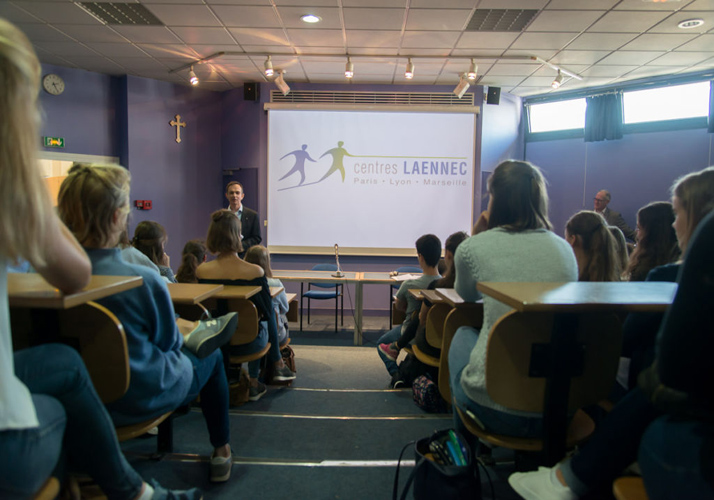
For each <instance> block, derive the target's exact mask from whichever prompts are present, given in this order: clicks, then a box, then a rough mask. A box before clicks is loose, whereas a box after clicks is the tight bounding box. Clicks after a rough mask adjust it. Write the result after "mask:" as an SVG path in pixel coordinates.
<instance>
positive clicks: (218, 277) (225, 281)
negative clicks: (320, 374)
mask: <svg viewBox="0 0 714 500" xmlns="http://www.w3.org/2000/svg"><path fill="white" fill-rule="evenodd" d="M206 245H207V246H208V249H209V250H210V251H211V253H213V254H215V255H216V258H215V259H214V260H212V261H210V262H204V263H203V264H201V265H200V266H198V269H196V277H197V278H198V281H199V283H216V284H222V285H256V286H260V287H262V290H261V292H260V293H259V294H257V295H254V296H253V297H251V299H250V300H251V301H253V302H254V303H255V304H256V306H257V307H258V311H259V312H260V314H261V315H262V316H263V320H265V321H266V322H267V323H268V329H267V332H265V331H259V333H258V337H257V338H256V339H255V340H254V341H253V342H251V343H250V344H247V345H241V346H233V347H231V348H230V349H231V351H232V352H235V353H236V354H251V353H254V352H257V351H260V350H261V349H263V348H264V347H265V346H266V344H267V343H268V342H270V350H269V351H268V361H269V362H271V363H273V364H274V366H275V372H274V373H275V376H274V377H273V378H274V379H275V380H279V381H287V380H294V379H295V373H293V372H292V371H291V370H290V368H288V367H287V366H286V365H285V363H284V362H283V357H282V355H281V354H280V342H279V341H278V330H277V325H276V321H275V314H274V312H273V306H272V299H271V297H270V288H269V287H268V282H267V280H266V279H265V271H263V269H262V268H261V267H260V266H256V265H255V264H250V263H248V262H245V261H244V260H243V259H241V258H240V257H238V253H239V252H242V251H243V246H242V243H241V230H240V219H238V217H236V216H235V214H234V213H233V212H231V211H230V210H225V209H224V210H218V211H216V212H213V214H211V225H210V226H209V227H208V235H207V236H206ZM266 333H267V335H266ZM259 374H260V360H255V361H251V362H250V363H248V376H249V378H250V394H249V399H250V401H257V400H259V399H260V398H261V397H263V395H264V394H265V393H266V392H267V389H266V387H265V385H264V384H262V383H261V382H260V381H259V380H258V375H259Z"/></svg>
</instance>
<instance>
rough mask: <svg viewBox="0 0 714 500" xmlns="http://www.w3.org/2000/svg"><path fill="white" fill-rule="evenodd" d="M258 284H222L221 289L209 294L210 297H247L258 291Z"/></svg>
mask: <svg viewBox="0 0 714 500" xmlns="http://www.w3.org/2000/svg"><path fill="white" fill-rule="evenodd" d="M260 290H261V288H260V287H259V286H224V287H223V290H221V291H220V292H218V293H216V294H214V295H212V296H211V298H212V299H249V298H251V297H252V296H253V295H257V294H259V293H260Z"/></svg>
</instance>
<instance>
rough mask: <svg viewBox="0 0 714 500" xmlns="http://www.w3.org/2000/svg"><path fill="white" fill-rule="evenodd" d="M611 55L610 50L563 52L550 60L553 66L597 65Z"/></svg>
mask: <svg viewBox="0 0 714 500" xmlns="http://www.w3.org/2000/svg"><path fill="white" fill-rule="evenodd" d="M608 54H610V51H609V50H563V51H561V52H559V53H558V54H557V55H556V56H555V57H554V58H553V59H551V60H550V62H552V63H553V64H562V65H568V64H595V63H596V62H598V61H599V60H600V59H602V58H603V57H605V56H607V55H608Z"/></svg>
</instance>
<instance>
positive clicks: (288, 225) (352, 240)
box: [268, 107, 478, 255]
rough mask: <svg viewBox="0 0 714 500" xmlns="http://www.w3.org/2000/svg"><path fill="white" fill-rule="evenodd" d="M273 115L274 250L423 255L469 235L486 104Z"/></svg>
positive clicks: (271, 219)
mask: <svg viewBox="0 0 714 500" xmlns="http://www.w3.org/2000/svg"><path fill="white" fill-rule="evenodd" d="M268 109H269V115H268V123H269V125H268V243H269V247H270V251H271V252H275V253H300V254H307V253H309V254H322V253H333V251H334V250H333V248H334V245H335V244H339V246H340V252H341V253H343V254H348V255H414V254H415V251H414V242H415V241H416V239H417V238H418V237H419V236H421V235H422V234H426V233H433V234H436V235H437V236H438V237H439V238H440V239H441V240H442V242H443V241H444V240H445V239H446V237H447V236H448V235H449V234H451V233H453V232H456V231H466V232H467V233H468V232H469V231H470V228H471V225H472V222H473V216H472V214H473V199H474V179H475V172H474V157H475V150H474V148H475V122H476V113H477V111H478V108H475V107H470V108H469V110H470V111H469V112H464V111H465V110H458V111H453V110H450V111H448V112H447V111H429V112H427V111H403V110H402V111H383V110H381V109H380V110H369V111H357V110H307V109H273V108H268Z"/></svg>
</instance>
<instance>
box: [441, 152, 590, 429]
mask: <svg viewBox="0 0 714 500" xmlns="http://www.w3.org/2000/svg"><path fill="white" fill-rule="evenodd" d="M488 193H489V203H488V209H487V211H486V212H484V213H483V214H481V216H480V217H479V220H478V222H477V223H476V227H475V232H476V233H477V234H476V235H475V236H472V237H470V238H469V239H467V240H466V241H464V242H463V243H462V244H461V245H460V246H459V248H458V250H456V255H455V256H454V269H455V270H456V282H455V283H454V290H456V292H457V293H458V294H459V295H461V297H462V298H463V299H464V300H466V301H470V302H475V301H477V300H479V299H480V298H481V294H480V293H479V292H478V291H477V290H476V284H477V283H478V282H479V281H513V282H531V281H545V282H548V281H560V282H567V281H575V280H576V279H577V276H578V274H577V273H578V268H577V264H576V262H575V256H574V254H573V250H572V248H571V247H570V246H569V245H568V243H567V242H566V241H565V240H564V239H562V238H560V237H558V236H556V235H555V234H554V233H553V232H551V231H550V228H551V225H550V221H549V220H548V193H547V191H546V187H545V181H544V179H543V175H542V174H541V172H540V170H539V169H538V167H536V166H534V165H531V164H530V163H527V162H522V161H513V160H509V161H505V162H503V163H501V164H499V165H498V166H497V167H496V168H495V169H494V171H493V173H492V174H491V176H490V177H489V179H488ZM483 310H484V311H483V312H484V314H483V326H482V328H481V330H480V331H479V330H477V329H475V328H472V327H467V326H465V327H461V328H459V329H458V330H457V331H456V334H455V335H454V339H453V341H452V343H451V347H450V349H449V373H450V379H451V380H450V383H451V393H452V394H453V397H454V400H455V403H456V405H458V406H459V407H460V408H461V409H462V410H468V411H470V412H471V413H473V414H474V415H476V417H478V419H479V420H480V421H481V423H482V424H483V425H484V427H485V428H486V429H487V430H488V431H490V432H493V433H496V434H505V435H508V436H515V437H534V436H538V435H539V434H540V432H541V429H542V421H541V418H540V415H539V414H538V415H536V414H531V413H525V412H514V411H512V410H509V409H508V408H505V407H503V406H501V405H498V404H496V403H495V402H494V401H493V400H492V399H491V398H490V397H489V395H488V391H487V387H486V373H485V366H484V365H485V360H486V346H487V344H488V338H489V335H490V333H491V327H492V326H493V325H494V323H495V322H496V321H497V320H498V319H499V318H500V317H501V316H503V315H504V314H506V313H507V312H509V311H510V308H509V307H508V306H507V305H505V304H503V303H501V302H499V301H497V300H496V299H494V298H491V297H488V296H486V297H484V298H483ZM454 424H455V425H456V426H457V427H461V421H460V420H459V417H458V415H456V414H455V415H454Z"/></svg>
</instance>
